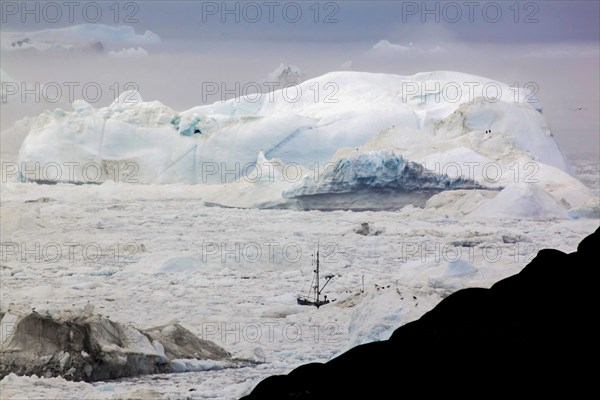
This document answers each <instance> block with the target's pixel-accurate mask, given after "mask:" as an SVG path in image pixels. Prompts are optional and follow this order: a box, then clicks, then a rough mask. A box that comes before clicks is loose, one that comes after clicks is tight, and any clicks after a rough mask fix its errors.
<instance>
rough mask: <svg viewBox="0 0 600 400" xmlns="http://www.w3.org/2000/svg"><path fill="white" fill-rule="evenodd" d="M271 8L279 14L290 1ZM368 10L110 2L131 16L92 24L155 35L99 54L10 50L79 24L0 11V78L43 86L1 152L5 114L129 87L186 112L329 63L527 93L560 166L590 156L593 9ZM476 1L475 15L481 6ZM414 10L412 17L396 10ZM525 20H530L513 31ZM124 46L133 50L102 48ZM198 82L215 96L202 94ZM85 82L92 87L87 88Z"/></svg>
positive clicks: (10, 108)
mask: <svg viewBox="0 0 600 400" xmlns="http://www.w3.org/2000/svg"><path fill="white" fill-rule="evenodd" d="M267 3H268V2H267ZM275 3H277V4H278V5H279V6H281V7H284V6H285V5H286V4H288V3H293V2H275ZM373 3H374V2H348V3H345V2H339V3H333V2H322V3H318V9H319V12H318V15H317V14H315V12H316V11H315V9H314V8H313V9H310V8H309V7H310V5H309V4H308V3H294V4H296V5H298V4H300V6H299V7H300V8H301V9H302V11H303V17H302V18H300V19H299V20H298V21H297V22H290V21H289V19H290V18H289V15H288V17H285V18H284V17H282V14H277V12H274V14H273V22H270V21H269V19H268V17H267V15H268V14H267V13H266V10H267V9H266V8H264V7H265V5H264V4H263V3H261V2H257V3H255V4H257V5H258V7H262V12H263V15H262V18H260V19H259V20H258V21H257V22H250V21H249V20H248V19H250V18H249V17H251V18H254V14H249V13H250V11H251V10H247V13H246V14H244V13H243V3H233V2H229V3H227V5H224V4H225V3H223V2H197V3H193V2H140V3H135V4H137V7H138V8H137V9H135V8H131V9H125V6H124V3H121V6H122V7H123V9H121V10H120V12H121V13H120V14H119V17H118V19H120V20H123V21H125V20H126V19H125V17H124V15H125V14H128V13H129V14H130V13H131V12H133V11H135V13H134V18H135V19H136V20H137V22H134V23H122V22H123V21H119V22H121V23H117V24H115V23H114V20H113V19H114V18H113V17H114V15H113V14H111V10H108V9H106V8H105V9H103V11H104V14H103V15H104V18H102V19H101V20H99V21H98V22H97V23H98V24H100V23H102V24H106V25H110V26H131V27H132V28H133V29H134V30H135V33H136V34H137V35H142V34H144V32H145V31H146V30H149V31H151V32H153V33H155V34H156V35H158V36H159V37H160V42H159V43H150V44H143V45H139V46H138V45H136V44H135V43H134V44H131V43H128V44H126V45H122V44H119V42H118V40H117V41H116V42H115V43H112V44H107V43H104V47H105V48H104V49H102V51H88V50H87V49H86V48H85V46H87V43H83V42H77V38H76V37H75V38H72V39H71V43H76V45H77V46H83V49H80V48H79V47H76V48H75V50H73V49H71V50H69V51H64V50H60V49H59V50H56V51H55V50H52V49H51V50H47V51H38V50H35V49H29V50H20V49H18V50H15V49H14V48H11V47H10V43H9V42H10V40H7V39H11V40H12V39H13V38H14V37H15V36H14V35H15V32H23V33H22V34H21V35H22V36H23V37H27V36H28V33H31V32H35V31H39V30H43V29H56V28H64V27H69V26H73V25H75V24H79V23H87V21H86V20H84V19H83V18H82V15H80V14H78V13H77V12H75V13H74V19H73V22H72V23H71V22H70V21H68V20H66V18H62V19H60V20H59V21H57V22H56V23H51V22H50V21H48V18H44V17H48V15H45V16H44V15H43V9H40V10H39V11H40V13H42V18H41V19H40V22H39V23H38V22H35V21H34V20H33V19H31V18H29V20H27V18H26V21H25V23H23V22H22V20H21V19H22V18H21V17H22V16H21V15H20V11H21V10H19V9H17V10H16V11H15V10H13V9H8V10H7V9H5V8H4V6H3V16H2V18H3V22H5V23H3V27H2V54H1V55H2V70H3V71H4V72H5V73H7V74H8V75H10V76H11V77H12V78H13V79H14V80H15V81H16V82H19V83H20V84H22V83H25V85H26V86H25V88H32V87H33V88H34V87H35V85H36V84H39V85H40V87H43V86H44V85H48V84H50V83H51V85H50V86H51V87H50V88H49V89H47V91H46V92H42V90H41V89H39V90H34V92H36V94H31V93H30V94H29V95H25V94H24V93H20V91H21V90H20V89H19V93H16V94H13V95H11V96H9V97H8V98H7V99H6V100H7V101H6V102H3V103H2V105H1V113H2V115H1V119H2V131H3V134H2V139H3V146H5V145H6V146H9V147H10V146H12V147H13V148H18V142H19V140H22V138H9V137H8V136H10V133H8V134H7V133H6V132H7V131H9V128H10V127H11V126H13V124H14V123H15V122H16V121H17V120H19V119H21V118H24V117H27V116H35V115H38V114H39V113H41V112H43V111H44V110H46V109H54V108H63V109H66V110H68V109H70V102H71V101H72V100H73V97H75V98H85V99H87V100H88V101H90V103H92V104H93V105H94V106H95V107H101V106H106V105H108V104H110V102H111V101H112V100H113V99H114V97H115V95H118V94H119V93H122V92H123V91H124V90H125V89H127V88H132V87H135V88H138V89H139V92H140V94H141V95H142V97H143V98H144V100H146V101H153V100H158V101H160V102H162V103H164V104H166V105H168V106H170V107H172V108H174V109H176V110H185V109H189V108H191V107H193V106H197V105H200V104H205V103H212V102H215V101H220V100H222V99H230V98H232V97H234V96H235V95H236V94H246V92H245V91H244V88H250V90H249V91H250V92H252V91H253V90H251V88H253V87H256V84H258V85H259V86H260V85H261V84H262V82H264V81H266V80H267V77H268V75H269V73H270V72H272V71H273V70H274V69H276V68H277V67H278V66H279V65H280V64H281V63H284V64H289V65H294V66H297V67H298V68H299V69H300V70H302V71H303V72H304V74H305V75H306V78H312V77H316V76H319V75H322V74H324V73H327V72H330V71H335V70H341V69H344V70H350V69H351V70H355V71H367V72H383V73H394V74H400V75H412V74H414V73H417V72H423V71H434V70H455V71H461V72H466V73H471V74H476V75H481V76H485V77H487V78H491V79H495V80H498V81H501V82H504V83H507V84H509V85H514V86H520V87H523V86H524V85H528V87H530V88H533V89H534V91H535V92H536V93H535V95H536V97H537V98H538V99H539V100H540V102H541V104H542V106H543V113H544V115H545V118H546V120H547V121H548V123H549V125H550V127H551V129H552V131H553V133H554V135H555V136H556V138H557V140H558V142H559V145H560V146H561V148H562V149H563V150H564V151H565V153H567V154H568V155H569V157H571V158H573V157H585V158H595V159H597V158H598V157H599V148H600V144H599V134H598V132H599V131H600V121H599V115H598V110H599V109H600V95H599V93H600V76H599V70H600V56H599V46H600V45H599V39H598V38H599V34H598V27H599V21H598V18H599V16H598V15H599V12H598V3H597V2H537V3H535V2H529V3H532V4H535V5H536V7H537V8H535V7H534V8H527V7H529V6H526V4H525V3H522V4H520V7H519V14H518V15H516V14H514V10H512V9H509V6H510V4H509V3H495V4H496V5H498V4H500V5H501V9H502V11H503V13H504V14H503V17H502V18H500V19H499V20H498V21H497V22H494V23H492V22H489V21H488V20H489V19H490V18H489V16H488V17H485V18H484V17H482V14H481V13H477V12H475V13H474V14H473V21H472V22H470V21H469V18H468V16H467V14H466V12H465V10H466V9H464V8H463V9H462V12H463V15H462V18H460V19H459V20H458V21H457V22H449V21H448V20H449V19H452V18H454V14H450V13H451V11H452V10H449V9H448V10H446V12H445V13H444V11H443V10H444V9H443V8H441V7H443V6H440V5H439V4H438V3H436V2H429V3H427V5H425V6H423V7H430V8H428V9H430V10H436V8H435V7H436V6H435V4H438V7H440V9H439V10H440V11H439V15H437V16H436V15H434V14H435V13H434V14H431V15H428V14H426V13H425V14H423V12H422V11H423V10H421V9H420V7H422V6H421V4H422V3H421V2H404V4H402V2H376V4H373ZM477 3H478V4H479V5H480V6H481V7H482V8H483V7H485V6H486V4H488V3H493V2H477ZM529 3H527V4H529ZM59 4H60V2H59ZM235 4H238V6H237V7H238V8H239V11H236V5H235ZM240 4H242V5H240ZM265 4H266V3H265ZM310 4H313V3H310ZM440 4H443V3H440ZM456 4H458V5H459V6H461V4H462V3H460V2H459V3H456ZM415 5H416V7H417V10H416V11H415V9H414V8H407V7H408V6H415ZM313 6H314V4H313ZM103 7H108V6H107V5H104V4H103ZM211 7H212V8H211ZM214 7H216V9H215V8H214ZM223 7H230V8H228V9H226V10H234V11H233V12H234V14H231V15H229V14H226V13H225V15H224V16H223V15H222V14H221V12H222V8H223ZM403 7H404V8H403ZM461 7H464V6H461ZM136 10H137V11H136ZM215 10H216V11H215ZM277 10H278V9H275V11H277ZM425 11H426V10H425ZM15 12H16V14H14V15H13V13H15ZM49 12H50V11H48V13H49ZM235 12H238V15H235ZM7 13H8V14H7ZM290 14H291V11H290ZM65 15H66V14H65ZM26 17H27V15H26ZM236 17H239V22H236V20H235V19H236ZM436 17H439V18H438V19H439V22H437V21H436ZM222 18H225V22H224V23H223V21H222ZM286 18H287V19H288V20H286ZM423 18H424V19H425V21H423ZM486 18H487V20H486ZM527 18H529V19H531V20H537V22H533V23H531V21H528V23H525V21H526V19H527ZM315 19H316V20H318V21H317V22H315ZM515 19H518V23H516V22H515ZM325 20H331V21H334V22H331V21H329V23H325V22H324V21H325ZM335 21H337V22H335ZM9 33H10V35H9ZM11 35H12V36H11ZM16 37H19V35H18V34H17V36H16ZM65 40H66V41H67V42H68V40H67V39H63V41H65ZM382 40H387V41H389V44H388V45H387V47H386V46H383V48H381V46H380V48H374V46H375V45H376V44H377V43H379V42H380V41H382ZM13 47H14V46H13ZM132 48H134V49H136V51H137V49H140V48H141V49H143V50H139V53H136V52H133V53H132V54H123V53H122V54H111V52H119V51H121V50H123V49H132ZM210 83H215V84H217V85H218V87H220V88H222V89H225V90H224V91H223V90H219V91H218V93H208V91H207V84H210ZM132 84H133V86H131V85H132ZM236 85H237V86H236ZM84 87H86V88H87V89H86V90H87V92H84V89H83V88H84ZM21 88H23V86H21ZM57 88H59V89H58V90H60V91H59V92H57V91H56V90H57ZM70 88H73V89H72V90H71V91H70ZM98 88H99V89H100V92H101V93H97V92H98V90H97V89H98ZM246 90H248V89H246ZM339 90H343V87H342V86H341V87H339ZM40 93H41V95H40ZM36 97H38V98H36ZM4 153H6V149H3V154H4Z"/></svg>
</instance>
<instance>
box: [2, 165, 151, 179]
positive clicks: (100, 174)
mask: <svg viewBox="0 0 600 400" xmlns="http://www.w3.org/2000/svg"><path fill="white" fill-rule="evenodd" d="M139 170H140V168H139V165H138V164H137V163H136V162H133V161H111V160H103V161H102V162H95V161H87V162H79V161H60V162H54V161H50V162H38V161H34V162H24V161H23V162H2V166H1V173H2V176H1V179H2V183H6V182H22V183H24V182H35V183H45V184H56V183H72V184H100V183H102V182H105V181H107V180H111V181H113V182H115V183H139V180H138V178H137V174H138V172H139Z"/></svg>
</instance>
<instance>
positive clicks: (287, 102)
mask: <svg viewBox="0 0 600 400" xmlns="http://www.w3.org/2000/svg"><path fill="white" fill-rule="evenodd" d="M259 153H260V154H261V155H260V156H259V160H258V162H257V154H259ZM388 154H394V155H395V156H393V157H388V156H387V155H388ZM261 157H262V158H263V159H264V160H263V161H261ZM394 157H396V158H395V161H394ZM19 160H20V175H19V179H20V180H21V181H36V180H37V181H40V182H52V181H53V182H79V183H81V182H83V183H102V182H104V181H107V180H118V181H119V182H127V183H151V184H163V183H185V184H219V185H220V186H222V187H221V188H220V189H219V190H216V191H215V190H213V189H211V190H207V196H206V198H203V200H205V201H208V202H211V203H216V204H220V205H226V206H232V207H273V206H280V205H284V206H290V205H292V204H297V202H296V203H294V202H295V200H294V199H295V198H296V197H297V196H298V195H307V194H309V193H311V194H313V195H314V194H315V193H319V194H321V195H322V194H326V192H327V193H329V192H330V191H334V192H336V193H338V192H340V191H341V192H344V191H345V190H346V189H348V188H352V190H351V191H352V192H353V193H356V192H358V191H360V190H363V189H368V190H372V191H374V190H382V189H389V188H390V187H391V188H393V189H395V190H405V191H406V190H408V191H410V192H411V193H413V194H415V193H417V192H418V191H419V190H428V189H432V190H435V191H438V192H439V191H444V190H448V189H466V188H473V189H475V188H478V187H486V188H492V189H494V191H497V190H500V189H502V188H505V187H507V186H510V185H513V184H515V183H527V184H529V183H533V184H536V185H537V186H539V188H540V189H541V190H543V191H546V192H547V193H548V194H550V195H551V196H553V197H554V199H555V200H556V201H557V202H559V203H560V204H562V205H563V207H564V208H565V209H566V210H568V209H570V208H572V207H580V206H582V205H583V204H586V203H587V202H589V200H590V194H589V192H588V191H587V189H585V187H584V186H583V185H582V184H581V183H580V182H579V181H577V180H576V179H575V178H573V177H572V176H571V175H570V167H569V164H568V162H567V160H566V158H565V157H564V155H563V154H562V152H561V151H560V149H559V147H558V145H557V143H556V141H555V140H554V138H553V136H552V133H551V131H550V129H549V127H548V125H547V123H546V122H545V120H544V117H543V115H542V114H541V106H540V104H539V102H538V101H537V99H535V97H534V96H533V95H532V94H531V93H529V92H528V91H527V90H525V89H520V88H513V87H509V86H508V85H505V84H502V83H499V82H496V81H493V80H490V79H487V78H483V77H478V76H474V75H468V74H463V73H458V72H445V71H440V72H429V73H419V74H416V75H413V76H400V75H391V74H377V73H364V72H352V71H345V72H332V73H328V74H325V75H323V76H320V77H317V78H314V79H310V80H307V81H305V82H303V83H301V84H299V85H296V86H293V87H289V88H284V89H280V90H275V91H273V92H270V93H262V94H255V95H248V96H243V97H239V98H235V99H231V100H228V101H224V102H216V103H214V104H210V105H205V106H199V107H194V108H192V109H190V110H187V111H183V112H177V111H175V110H172V109H171V108H169V107H167V106H165V105H163V104H162V103H160V102H158V101H153V102H144V101H143V100H142V99H141V96H139V94H137V93H133V92H126V93H123V94H122V95H121V96H120V97H119V98H118V99H116V100H115V102H114V103H113V104H111V105H110V106H108V107H103V108H99V109H95V108H93V107H92V106H91V105H89V104H86V103H85V102H83V101H76V102H75V103H74V104H73V111H63V110H54V111H47V112H46V113H44V114H42V115H40V116H39V117H38V118H37V120H36V121H35V122H34V123H33V124H32V126H31V130H30V132H29V135H28V136H27V138H26V139H25V141H24V143H23V145H22V147H21V150H20V154H19ZM273 160H276V162H274V164H273V168H274V172H272V173H270V174H269V175H268V176H269V179H268V180H265V179H247V177H248V176H249V175H251V174H253V173H254V174H256V167H257V165H259V166H260V165H261V163H262V162H267V163H271V164H272V161H273ZM343 160H346V161H343ZM368 160H372V161H373V162H371V161H368ZM375 160H377V162H375ZM400 160H402V161H400ZM390 162H391V164H389V163H390ZM340 163H341V164H340ZM344 163H347V164H344ZM386 163H387V164H386ZM394 163H396V164H395V165H396V167H397V168H396V167H394ZM415 163H417V164H421V165H422V166H423V167H424V168H422V169H421V168H417V167H416V164H415ZM49 164H58V165H59V167H60V168H62V170H61V172H62V173H60V174H56V173H54V174H53V175H52V176H47V175H48V174H45V170H44V166H47V165H49ZM332 165H333V166H336V165H337V166H338V167H337V168H338V169H337V172H336V173H335V174H333V175H329V177H330V178H334V179H333V180H332V181H331V182H329V183H325V182H323V181H319V180H318V179H317V180H315V179H314V177H315V175H316V174H318V175H319V176H320V177H323V176H327V175H328V171H329V169H330V168H331V166H332ZM343 165H352V168H350V169H348V168H346V169H344V168H342V167H343ZM358 165H360V169H361V172H360V174H358V175H356V176H354V177H350V176H347V175H345V174H346V172H348V171H355V172H356V171H357V170H356V168H357V166H358ZM67 166H68V168H67ZM401 166H402V167H401ZM406 166H409V167H406ZM390 167H391V169H390ZM400 167H401V168H400ZM328 168H329V169H328ZM398 168H400V169H398ZM344 171H345V172H344ZM401 171H404V172H401ZM52 172H54V170H52ZM66 172H69V174H68V175H67V174H66ZM290 172H293V174H292V175H293V177H290ZM398 174H400V175H398ZM402 174H404V175H402ZM310 179H313V182H311V183H309V182H308V180H310ZM367 181H369V183H368V184H365V182H367ZM419 185H421V186H419ZM344 187H346V189H343V190H342V188H344ZM356 189H360V190H356ZM284 192H285V193H286V195H285V196H283V193H284ZM523 193H524V192H523ZM367 195H368V193H367ZM430 196H431V193H430V194H428V195H427V196H426V197H423V198H420V199H418V201H417V203H418V204H424V201H425V200H427V199H428V198H429V197H430ZM483 197H484V198H488V197H490V196H489V195H488V194H486V195H484V196H483ZM443 198H446V197H443ZM434 203H436V204H438V207H436V208H440V207H439V206H440V205H439V201H437V202H435V201H434ZM402 204H403V203H402V202H401V203H400V204H397V205H395V206H401V205H402ZM395 206H394V207H395ZM442 208H443V207H442Z"/></svg>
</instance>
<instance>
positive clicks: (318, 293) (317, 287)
mask: <svg viewBox="0 0 600 400" xmlns="http://www.w3.org/2000/svg"><path fill="white" fill-rule="evenodd" d="M315 292H316V293H317V303H318V302H319V295H320V294H321V291H320V290H319V244H318V243H317V282H316V284H315Z"/></svg>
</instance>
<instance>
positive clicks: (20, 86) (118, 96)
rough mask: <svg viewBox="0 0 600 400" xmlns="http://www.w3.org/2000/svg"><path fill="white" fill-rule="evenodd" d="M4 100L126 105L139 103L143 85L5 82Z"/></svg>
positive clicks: (27, 102)
mask: <svg viewBox="0 0 600 400" xmlns="http://www.w3.org/2000/svg"><path fill="white" fill-rule="evenodd" d="M1 85H2V90H1V91H0V93H1V94H2V96H1V99H2V103H11V104H13V103H23V104H31V103H48V104H56V103H69V104H71V103H73V102H74V101H75V100H79V99H81V100H85V101H86V102H87V103H90V104H96V103H99V102H101V101H106V100H108V101H111V102H116V103H123V104H136V103H139V101H140V100H139V99H140V97H139V96H138V94H139V92H140V87H139V85H138V84H137V83H136V82H109V83H102V84H101V83H99V82H95V81H85V82H77V81H62V82H15V81H3V82H1Z"/></svg>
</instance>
